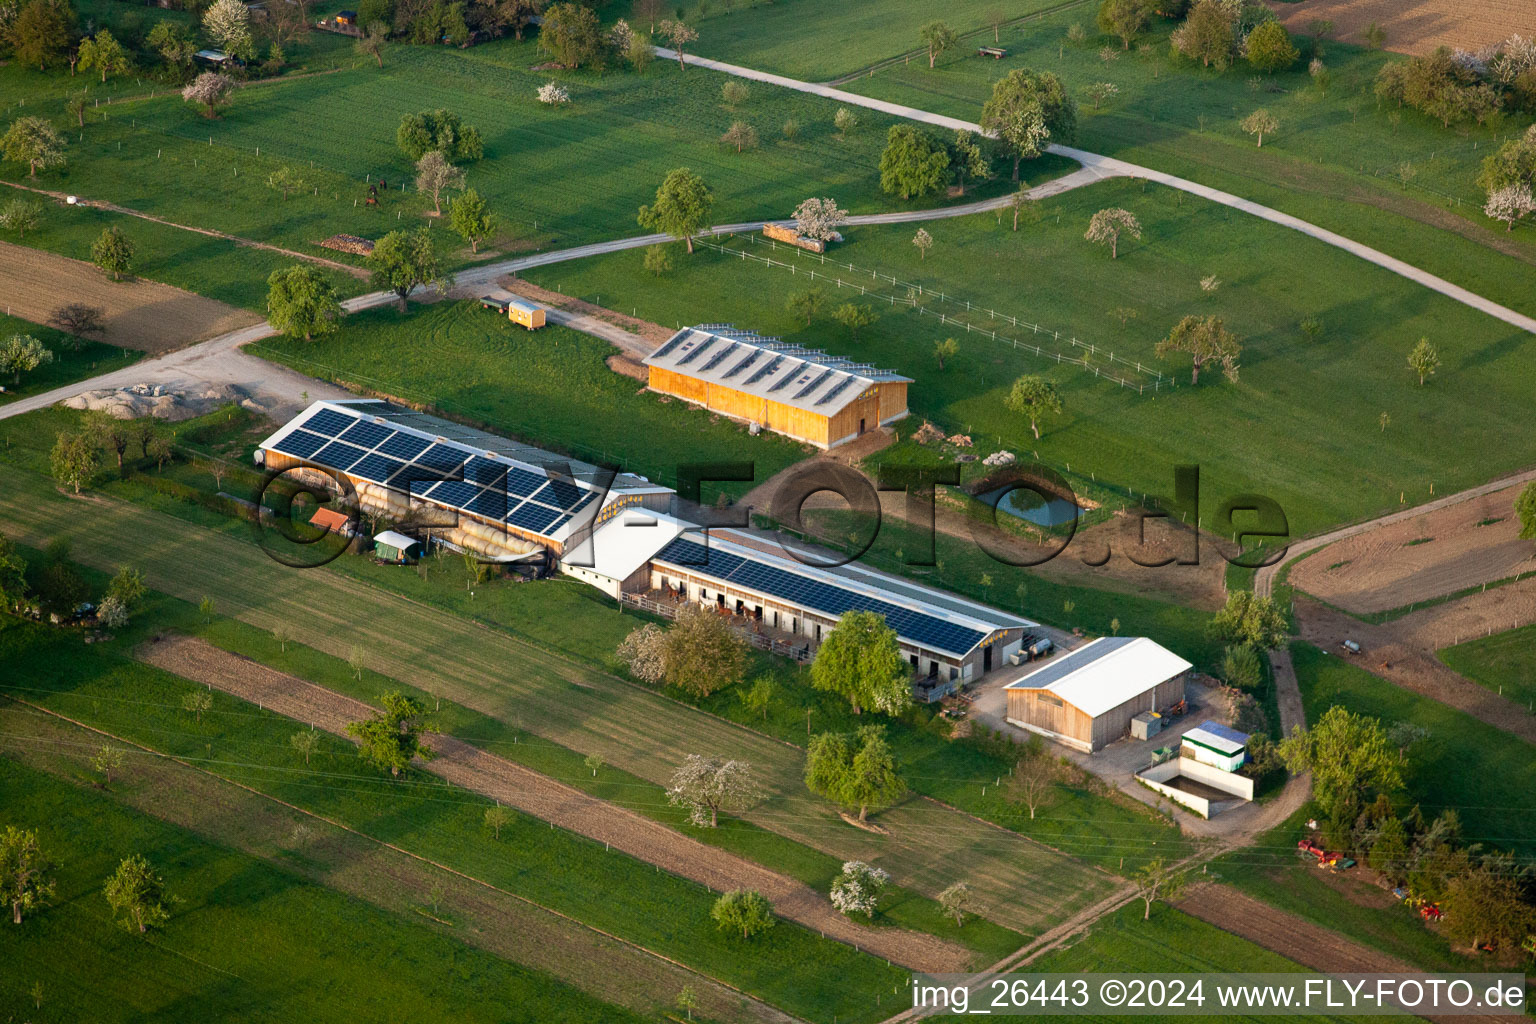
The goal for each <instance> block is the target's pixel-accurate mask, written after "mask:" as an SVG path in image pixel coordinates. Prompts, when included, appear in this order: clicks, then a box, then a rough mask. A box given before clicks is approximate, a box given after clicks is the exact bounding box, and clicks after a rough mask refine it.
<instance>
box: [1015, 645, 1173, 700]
mask: <svg viewBox="0 0 1536 1024" xmlns="http://www.w3.org/2000/svg"><path fill="white" fill-rule="evenodd" d="M1192 667H1193V666H1191V665H1190V663H1189V662H1187V661H1185V660H1184V659H1183V658H1181V657H1179V656H1178V655H1177V654H1174V653H1173V652H1172V651H1170V650H1168V649H1167V648H1166V647H1164V646H1162V645H1161V644H1159V643H1157V642H1156V641H1153V640H1149V639H1147V638H1146V637H1144V636H1136V637H1131V636H1104V637H1100V638H1099V639H1097V640H1095V641H1093V642H1092V643H1089V644H1085V645H1083V646H1082V647H1079V648H1078V649H1077V650H1075V651H1070V652H1068V653H1067V654H1063V655H1061V656H1060V657H1058V658H1057V659H1056V660H1055V661H1052V662H1050V663H1049V664H1046V665H1043V666H1041V667H1040V668H1038V669H1036V670H1035V671H1033V672H1030V673H1029V674H1028V675H1025V676H1023V677H1021V678H1019V679H1016V680H1014V681H1013V682H1011V683H1009V684H1008V686H1007V687H1006V688H1007V689H1009V690H1049V691H1050V692H1051V693H1053V694H1055V695H1056V696H1057V697H1060V698H1061V699H1062V700H1064V701H1066V702H1067V703H1068V704H1071V705H1072V706H1073V707H1075V708H1077V709H1078V710H1079V711H1081V712H1083V714H1085V715H1090V716H1093V717H1097V716H1099V715H1102V714H1104V713H1105V712H1106V711H1109V710H1110V709H1111V708H1117V707H1119V706H1120V705H1121V704H1124V703H1125V702H1126V701H1128V700H1130V699H1131V698H1132V697H1135V696H1136V695H1137V694H1140V693H1145V692H1146V691H1148V690H1150V689H1152V688H1153V687H1155V686H1157V685H1158V684H1159V683H1163V682H1166V681H1167V680H1169V679H1172V678H1173V677H1174V676H1176V675H1178V674H1179V673H1181V672H1187V671H1188V670H1189V669H1190V668H1192Z"/></svg>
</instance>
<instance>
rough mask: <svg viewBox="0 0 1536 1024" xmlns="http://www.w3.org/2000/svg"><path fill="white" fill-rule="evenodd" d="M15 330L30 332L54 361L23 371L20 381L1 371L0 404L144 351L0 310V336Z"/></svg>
mask: <svg viewBox="0 0 1536 1024" xmlns="http://www.w3.org/2000/svg"><path fill="white" fill-rule="evenodd" d="M17 334H22V335H30V336H32V337H34V338H36V339H37V340H38V341H40V342H42V343H43V344H44V345H45V346H47V348H48V350H49V351H50V352H52V353H53V362H51V363H45V364H44V365H42V366H39V367H38V368H37V369H35V370H32V371H30V372H28V373H23V374H22V375H21V382H20V383H19V384H18V383H17V382H16V379H15V377H13V376H4V375H0V387H4V388H5V391H4V392H3V393H0V405H5V404H6V403H8V402H14V401H16V399H18V398H25V397H27V396H28V395H37V394H41V393H43V392H44V391H51V390H53V389H54V388H57V387H63V386H64V385H65V384H68V383H70V382H72V381H77V380H83V379H84V378H86V377H94V376H96V375H97V374H100V373H111V372H112V371H113V370H119V369H122V368H123V367H124V366H131V365H132V364H133V363H135V362H136V361H138V359H139V358H140V357H141V356H142V355H143V353H142V352H132V351H129V350H127V349H121V348H118V347H117V346H116V345H107V344H104V343H102V342H99V341H82V340H81V339H79V338H73V337H71V336H69V335H68V334H65V333H64V332H63V331H58V330H54V329H53V328H52V327H47V326H44V325H43V324H34V323H32V322H31V321H30V320H23V319H21V318H20V317H16V316H6V315H4V314H3V313H0V339H5V338H9V337H11V336H13V335H17Z"/></svg>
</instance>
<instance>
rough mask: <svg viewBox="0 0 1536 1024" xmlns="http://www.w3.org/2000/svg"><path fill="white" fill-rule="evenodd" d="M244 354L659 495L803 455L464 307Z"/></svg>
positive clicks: (584, 340)
mask: <svg viewBox="0 0 1536 1024" xmlns="http://www.w3.org/2000/svg"><path fill="white" fill-rule="evenodd" d="M637 258H638V257H637ZM249 351H251V352H253V353H255V354H257V355H260V356H263V357H265V358H268V359H272V360H274V361H275V362H280V363H284V364H286V365H289V366H292V367H293V368H294V369H297V370H299V371H301V372H303V373H308V374H311V375H312V376H317V377H323V378H328V379H331V380H337V381H342V382H347V383H349V384H351V385H352V386H353V387H363V388H367V389H368V390H370V391H375V392H382V393H385V394H390V395H396V396H399V397H403V398H406V399H407V400H412V401H417V402H425V403H428V404H430V405H432V406H434V407H436V408H439V409H442V410H444V411H446V412H447V413H449V414H450V415H455V416H461V417H467V418H469V419H470V420H472V421H477V422H481V423H484V424H486V425H487V426H488V427H489V429H491V430H494V431H496V432H498V433H506V434H511V435H512V436H514V437H517V438H520V439H522V440H525V441H528V442H530V443H532V444H537V445H544V446H546V447H548V448H551V449H554V450H555V451H559V452H564V453H567V454H569V455H572V456H575V457H577V458H581V459H589V460H593V461H597V462H601V463H603V464H605V465H611V466H618V467H622V468H623V469H626V470H629V471H632V472H636V473H642V474H644V475H646V476H648V477H650V478H651V479H652V480H656V481H660V482H662V483H666V484H668V485H671V484H673V483H674V482H675V481H676V478H677V467H678V466H680V465H683V464H685V463H690V462H701V461H714V460H719V459H725V458H732V459H749V460H755V461H756V462H757V463H758V464H759V465H760V467H761V468H760V469H759V474H760V475H761V476H762V477H766V476H768V475H771V474H772V473H775V472H777V471H778V470H780V469H783V468H784V467H786V466H788V465H790V464H791V463H794V462H796V461H798V460H800V459H802V458H804V457H805V455H806V452H807V449H806V446H804V445H800V444H796V443H794V442H792V441H789V440H787V439H785V438H781V437H777V436H774V435H769V434H763V435H761V436H758V437H752V436H750V435H748V433H747V431H746V428H745V427H744V426H742V425H740V424H737V423H733V422H731V421H729V420H723V419H718V418H716V417H712V416H711V415H710V414H709V413H706V412H703V411H700V410H697V409H696V408H694V407H692V406H688V405H685V404H683V403H681V402H673V403H671V404H668V405H662V404H660V403H658V402H657V401H656V400H655V399H654V398H653V397H652V396H650V395H640V394H636V392H637V390H638V389H639V388H640V387H641V385H640V383H639V382H638V381H636V380H634V379H633V378H630V377H625V376H622V375H620V374H617V373H615V372H613V371H612V370H610V369H609V368H608V367H607V365H606V364H605V363H604V360H605V359H606V358H607V357H608V356H610V355H612V354H613V353H614V352H615V351H616V350H615V349H614V348H613V346H611V345H609V344H608V343H607V342H605V341H602V340H600V339H597V338H593V337H591V336H589V335H586V334H581V333H578V332H576V331H573V330H570V329H569V328H565V327H557V326H553V325H551V326H549V327H545V328H544V329H542V330H540V331H537V332H534V333H531V334H530V333H529V332H527V331H525V330H523V329H522V328H520V327H518V326H516V325H515V324H512V323H509V322H508V321H507V319H506V317H497V316H493V315H491V314H490V313H488V312H486V311H485V310H484V309H481V308H480V306H479V304H478V303H475V302H457V303H440V304H437V305H433V306H430V307H427V308H420V309H417V310H416V311H414V312H412V313H410V314H408V315H406V316H401V315H400V314H399V313H398V312H396V311H395V310H394V309H393V308H390V309H378V310H371V311H368V312H364V313H359V314H356V315H354V316H351V317H348V318H347V320H346V322H345V325H344V326H343V328H342V329H341V330H340V331H338V332H337V333H336V334H333V335H330V336H328V337H324V338H319V339H316V340H315V341H313V342H305V341H304V340H303V339H302V338H300V339H292V338H286V337H278V338H272V339H270V340H268V341H265V342H262V343H261V344H260V345H259V346H253V347H251V349H250V350H249ZM744 488H745V485H738V487H737V490H742V489H744Z"/></svg>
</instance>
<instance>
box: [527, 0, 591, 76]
mask: <svg viewBox="0 0 1536 1024" xmlns="http://www.w3.org/2000/svg"><path fill="white" fill-rule="evenodd" d="M606 49H607V47H606V46H605V44H604V42H603V31H602V27H601V26H600V25H599V23H598V20H597V12H596V11H594V10H592V8H590V7H588V6H586V5H585V4H577V3H566V4H554V5H552V6H551V7H550V8H549V9H548V10H546V11H545V12H544V20H543V23H542V24H541V25H540V26H539V50H540V51H541V52H543V53H547V54H548V55H549V57H550V59H551V60H553V61H554V62H555V63H556V64H559V65H560V66H561V67H563V68H579V67H581V66H582V65H583V64H586V65H588V66H589V67H592V68H594V69H597V70H601V68H602V64H603V56H604V52H605V51H606Z"/></svg>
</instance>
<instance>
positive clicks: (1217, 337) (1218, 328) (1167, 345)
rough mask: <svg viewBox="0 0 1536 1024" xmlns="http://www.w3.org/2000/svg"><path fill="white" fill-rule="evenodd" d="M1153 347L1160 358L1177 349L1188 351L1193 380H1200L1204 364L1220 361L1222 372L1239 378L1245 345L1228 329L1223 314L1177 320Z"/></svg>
mask: <svg viewBox="0 0 1536 1024" xmlns="http://www.w3.org/2000/svg"><path fill="white" fill-rule="evenodd" d="M1153 351H1154V352H1155V353H1156V355H1157V358H1159V359H1165V358H1167V357H1168V356H1169V355H1170V354H1172V353H1174V352H1185V353H1188V354H1189V357H1190V364H1191V366H1190V373H1189V382H1190V383H1191V384H1198V383H1200V369H1201V367H1203V366H1205V364H1206V363H1213V362H1214V363H1220V364H1221V372H1222V373H1223V374H1224V375H1225V376H1226V378H1227V379H1228V380H1230V381H1234V382H1235V381H1236V380H1237V374H1238V369H1239V367H1238V358H1239V357H1240V356H1241V355H1242V354H1243V345H1242V342H1241V341H1240V340H1239V339H1238V337H1237V335H1235V334H1233V333H1232V332H1231V331H1229V330H1227V329H1226V326H1225V323H1224V322H1223V320H1222V319H1221V317H1219V316H1186V317H1185V318H1184V319H1182V320H1180V321H1179V322H1178V323H1177V324H1174V326H1173V330H1171V331H1169V332H1168V337H1166V338H1164V339H1163V340H1162V341H1160V342H1158V343H1157V347H1156V348H1155V349H1154V350H1153Z"/></svg>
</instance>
